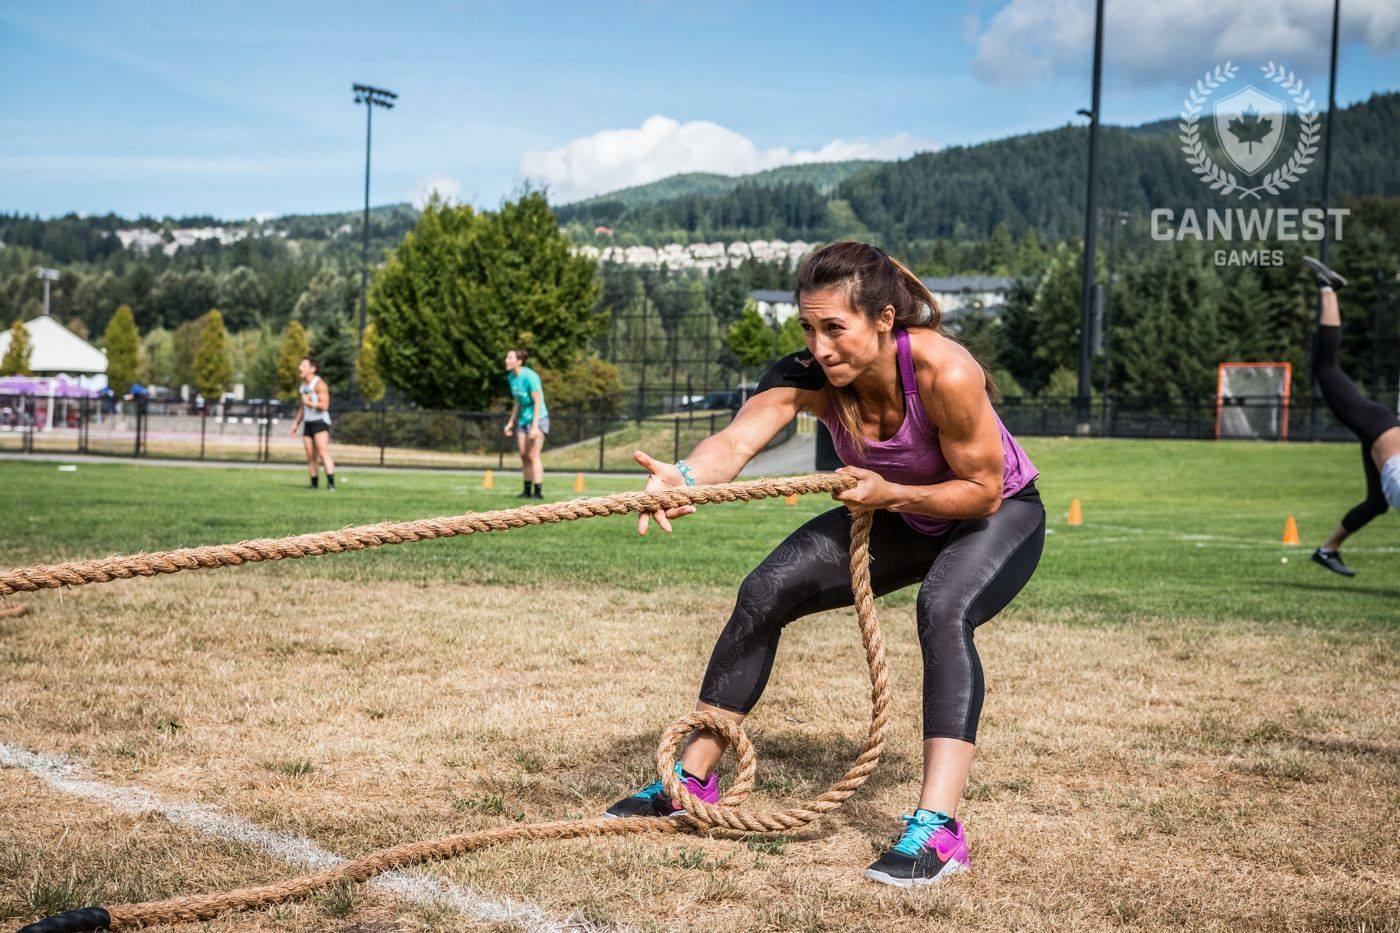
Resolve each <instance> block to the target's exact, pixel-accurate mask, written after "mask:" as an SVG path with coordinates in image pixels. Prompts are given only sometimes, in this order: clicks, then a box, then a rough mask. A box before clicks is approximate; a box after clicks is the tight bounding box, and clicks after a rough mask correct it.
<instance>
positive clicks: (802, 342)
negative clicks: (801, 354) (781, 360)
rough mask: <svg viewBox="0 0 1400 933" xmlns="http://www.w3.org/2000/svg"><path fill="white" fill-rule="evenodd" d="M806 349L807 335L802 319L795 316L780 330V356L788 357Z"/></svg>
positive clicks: (785, 322)
mask: <svg viewBox="0 0 1400 933" xmlns="http://www.w3.org/2000/svg"><path fill="white" fill-rule="evenodd" d="M806 348H807V334H806V332H805V331H804V330H803V329H802V319H801V318H800V317H798V316H797V315H796V314H794V315H793V316H792V317H790V318H788V319H787V320H786V321H783V324H782V326H781V327H779V328H778V356H787V355H788V354H789V353H796V352H797V351H798V350H805V349H806Z"/></svg>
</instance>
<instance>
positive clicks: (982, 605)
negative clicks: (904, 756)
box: [700, 484, 1045, 742]
mask: <svg viewBox="0 0 1400 933" xmlns="http://www.w3.org/2000/svg"><path fill="white" fill-rule="evenodd" d="M851 521H852V518H851V513H850V511H849V510H848V509H846V508H845V507H844V506H843V507H841V508H837V509H832V510H831V511H829V512H824V513H823V514H821V515H818V516H817V517H816V518H814V519H812V520H811V521H809V522H807V523H806V524H805V525H803V526H802V527H801V528H799V529H797V530H796V531H794V532H793V533H792V534H791V535H789V536H788V538H787V540H785V541H784V542H783V543H782V544H780V545H778V547H777V549H776V550H774V551H773V553H771V554H769V555H768V557H767V558H766V559H764V561H763V563H761V564H759V565H758V567H757V568H756V569H755V570H754V571H753V572H752V573H750V574H749V575H748V577H747V578H745V580H744V582H743V585H741V586H740V587H739V597H738V600H737V601H736V603H735V606H734V612H733V614H732V615H731V616H730V617H729V622H728V624H727V625H725V627H724V631H723V632H722V633H721V634H720V636H719V642H718V643H717V644H716V645H715V650H714V653H713V654H712V655H711V656H710V665H709V668H708V669H707V670H706V671H705V679H704V681H703V683H702V684H701V688H700V699H701V700H702V701H703V702H705V703H709V704H711V705H713V706H718V707H721V708H722V709H727V710H732V711H734V712H738V713H748V712H749V711H750V710H751V709H752V708H753V707H754V705H755V704H756V703H757V702H758V699H759V697H760V696H762V694H763V688H764V687H765V686H766V685H767V683H768V675H769V673H770V672H771V671H772V668H773V658H774V656H775V655H776V654H777V650H778V638H779V636H781V634H782V631H783V627H784V626H785V625H787V624H788V623H789V622H791V621H792V620H794V619H798V618H801V617H802V616H805V615H810V614H812V613H814V612H821V611H823V610H826V609H835V608H838V607H841V606H849V605H851V604H852V603H853V602H854V601H855V597H854V595H853V594H852V592H851V576H850V566H851V558H850V553H849V548H850V544H851ZM1044 544H1045V507H1044V505H1042V504H1041V501H1040V494H1039V493H1038V492H1037V491H1036V489H1035V485H1034V484H1032V485H1030V486H1028V487H1026V488H1025V489H1023V490H1021V491H1020V492H1019V493H1016V494H1015V495H1014V496H1011V497H1009V498H1007V499H1006V500H1004V501H1003V502H1002V504H1001V507H1000V508H999V509H998V510H997V511H996V512H994V513H993V514H992V515H990V516H988V517H987V518H981V519H971V520H966V521H962V522H959V523H958V524H957V525H956V526H955V527H954V528H953V529H952V530H951V531H949V532H948V533H946V534H942V535H926V534H923V533H921V532H918V531H915V530H914V529H913V528H911V527H909V525H908V524H906V523H905V521H904V519H902V518H901V517H900V516H898V515H896V514H894V513H891V512H885V511H879V512H876V513H875V516H874V520H873V523H872V524H871V528H870V555H871V565H870V584H871V589H872V590H874V592H875V595H876V596H882V595H884V594H886V593H890V592H892V591H894V590H897V589H901V588H903V587H905V586H909V585H910V584H913V583H919V582H921V581H922V585H921V586H920V588H919V599H918V609H917V617H918V626H919V644H920V646H921V648H922V649H923V660H924V738H926V739H928V738H935V737H941V738H953V739H962V740H964V741H967V742H972V741H975V740H976V737H977V719H978V716H979V715H980V714H981V712H982V692H983V686H982V663H981V661H980V660H979V659H978V657H977V649H976V648H975V647H974V646H973V644H972V631H973V629H975V628H976V627H977V626H978V625H980V624H982V623H983V622H985V621H987V620H988V619H990V618H991V617H992V616H994V615H996V614H997V613H998V612H1000V611H1001V610H1002V609H1004V608H1005V607H1006V605H1007V603H1009V602H1011V600H1012V599H1013V598H1014V597H1015V596H1016V594H1017V593H1019V592H1020V591H1021V588H1022V587H1024V586H1025V585H1026V582H1027V581H1029V580H1030V578H1031V574H1032V573H1034V572H1035V568H1036V565H1037V564H1038V563H1039V562H1040V552H1041V549H1042V548H1043V547H1044Z"/></svg>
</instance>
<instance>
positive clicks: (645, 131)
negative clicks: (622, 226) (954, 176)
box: [520, 115, 938, 202]
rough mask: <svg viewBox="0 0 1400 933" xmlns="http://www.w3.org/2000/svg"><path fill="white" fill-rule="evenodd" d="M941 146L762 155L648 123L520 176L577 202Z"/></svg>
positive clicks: (741, 142)
mask: <svg viewBox="0 0 1400 933" xmlns="http://www.w3.org/2000/svg"><path fill="white" fill-rule="evenodd" d="M936 148H938V147H937V145H936V144H935V143H933V142H932V141H931V140H926V139H917V138H915V137H913V136H911V135H909V134H908V133H900V134H898V135H895V136H890V137H887V138H885V139H876V140H864V139H853V140H845V139H833V140H831V141H830V142H828V143H826V144H824V145H823V146H821V147H819V148H817V149H788V148H787V147H786V146H778V147H775V148H771V149H760V148H759V147H758V146H757V145H755V144H754V142H753V140H751V139H749V138H748V137H747V136H744V135H743V134H742V133H738V132H735V131H734V130H731V129H729V128H728V127H724V126H720V125H719V124H718V123H712V122H710V121H708V120H691V121H688V122H686V123H681V122H680V121H678V120H674V119H672V118H670V117H665V116H659V115H658V116H654V117H649V118H648V119H647V120H646V121H645V122H643V123H642V125H641V126H640V127H637V128H636V129H632V128H628V129H619V130H601V131H599V132H597V133H594V134H593V135H592V136H585V137H583V138H581V139H575V140H572V141H571V142H568V143H566V144H564V145H563V146H560V147H559V148H558V149H549V150H545V151H536V152H526V153H523V154H522V155H521V157H520V175H521V176H522V177H523V178H526V179H528V180H529V181H530V182H532V183H535V184H543V185H546V186H548V188H549V191H550V196H551V199H552V200H556V201H561V202H562V201H571V200H575V199H578V198H583V197H588V196H589V195H593V194H598V193H600V192H605V191H616V190H617V189H619V188H626V187H630V186H632V185H644V184H646V183H647V182H652V181H656V180H657V179H660V178H665V177H666V176H668V175H675V174H678V173H681V172H718V173H720V174H723V175H743V174H747V173H749V172H758V171H762V170H764V169H769V168H776V167H778V166H780V165H796V164H801V163H807V162H838V161H841V160H844V159H896V158H900V157H903V156H907V155H910V154H912V153H914V152H916V151H922V150H928V149H936Z"/></svg>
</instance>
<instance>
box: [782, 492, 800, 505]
mask: <svg viewBox="0 0 1400 933" xmlns="http://www.w3.org/2000/svg"><path fill="white" fill-rule="evenodd" d="M783 501H784V502H786V503H787V504H788V505H796V504H797V494H796V493H793V494H792V495H790V496H787V497H785V498H784V499H783Z"/></svg>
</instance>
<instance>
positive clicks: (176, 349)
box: [170, 318, 203, 386]
mask: <svg viewBox="0 0 1400 933" xmlns="http://www.w3.org/2000/svg"><path fill="white" fill-rule="evenodd" d="M202 326H203V325H202V324H201V322H200V321H199V319H198V318H196V319H194V320H192V321H185V322H184V323H183V324H181V325H180V326H179V327H177V328H175V330H174V331H173V332H172V333H171V335H170V363H171V365H170V373H171V375H172V376H173V377H174V379H173V381H174V382H175V384H176V385H186V386H192V385H194V384H195V380H194V358H195V354H197V353H198V352H199V340H200V329H201V327H202Z"/></svg>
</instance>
